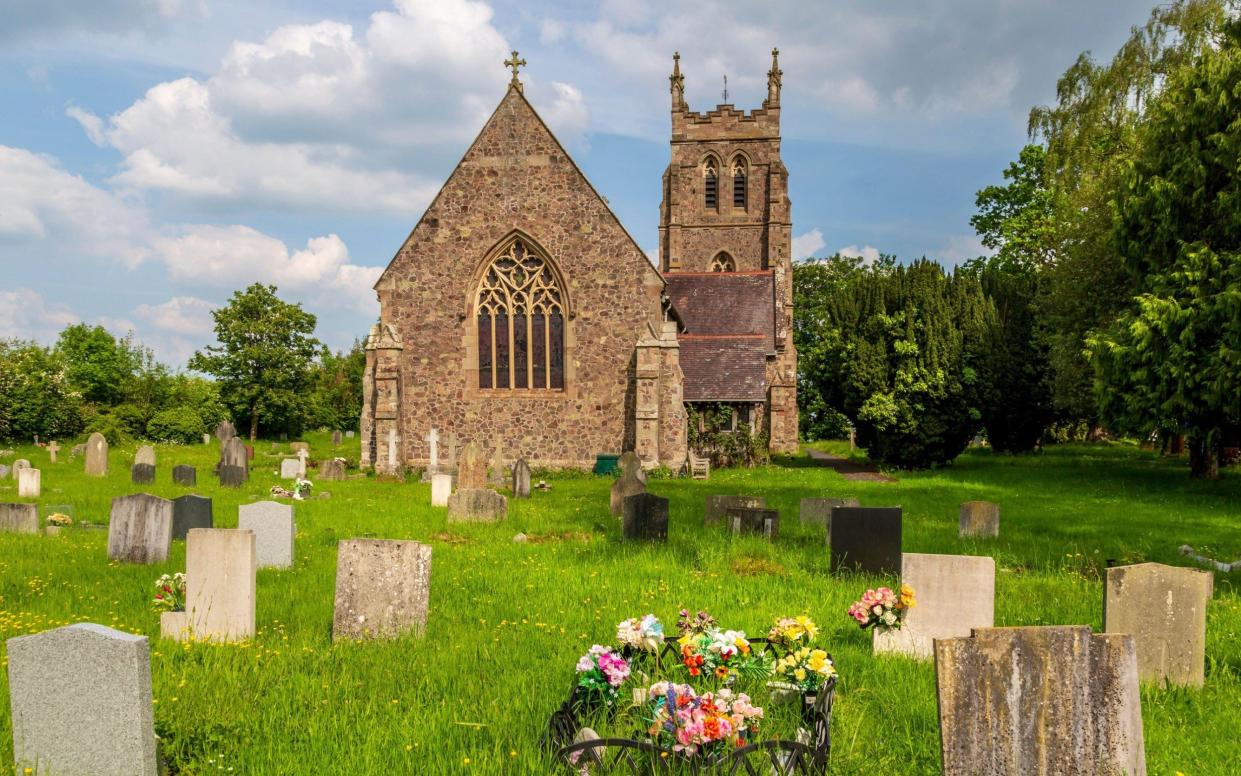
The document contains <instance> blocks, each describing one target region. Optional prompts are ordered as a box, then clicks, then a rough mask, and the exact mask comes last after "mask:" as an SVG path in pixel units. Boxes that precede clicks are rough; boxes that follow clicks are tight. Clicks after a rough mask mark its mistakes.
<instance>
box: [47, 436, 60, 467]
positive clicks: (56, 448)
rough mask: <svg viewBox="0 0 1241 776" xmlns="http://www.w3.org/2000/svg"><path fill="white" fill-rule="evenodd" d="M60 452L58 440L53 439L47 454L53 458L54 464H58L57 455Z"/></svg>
mask: <svg viewBox="0 0 1241 776" xmlns="http://www.w3.org/2000/svg"><path fill="white" fill-rule="evenodd" d="M59 452H60V445H58V444H56V440H55V439H53V440H52V443H51V444H50V445H48V446H47V454H48V455H50V456H51V457H52V463H56V454H57V453H59Z"/></svg>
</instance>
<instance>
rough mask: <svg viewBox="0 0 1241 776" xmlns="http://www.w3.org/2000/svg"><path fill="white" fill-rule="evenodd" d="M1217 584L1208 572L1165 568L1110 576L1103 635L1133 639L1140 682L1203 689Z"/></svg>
mask: <svg viewBox="0 0 1241 776" xmlns="http://www.w3.org/2000/svg"><path fill="white" fill-rule="evenodd" d="M1214 581H1215V580H1214V576H1213V575H1212V574H1211V572H1209V571H1199V570H1197V569H1187V568H1178V567H1176V566H1165V565H1163V564H1162V563H1138V564H1134V565H1132V566H1113V567H1112V568H1110V569H1108V570H1107V582H1106V584H1105V587H1104V596H1103V630H1104V631H1105V632H1107V633H1128V634H1131V635H1132V636H1133V642H1134V644H1135V645H1136V647H1137V650H1138V678H1139V679H1141V680H1142V681H1146V682H1156V683H1158V684H1161V685H1162V684H1164V683H1165V682H1167V683H1170V684H1176V685H1188V686H1191V687H1201V686H1202V683H1203V680H1204V676H1203V665H1204V663H1205V657H1206V638H1207V602H1208V601H1210V600H1211V594H1212V590H1213V587H1214Z"/></svg>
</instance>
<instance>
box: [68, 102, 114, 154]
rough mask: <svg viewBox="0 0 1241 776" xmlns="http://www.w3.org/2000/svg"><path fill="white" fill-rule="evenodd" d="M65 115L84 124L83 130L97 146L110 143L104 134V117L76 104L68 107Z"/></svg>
mask: <svg viewBox="0 0 1241 776" xmlns="http://www.w3.org/2000/svg"><path fill="white" fill-rule="evenodd" d="M65 115H66V116H68V117H69V118H71V119H73V120H74V121H76V122H77V123H79V124H81V125H82V130H83V131H84V132H86V136H87V137H88V138H90V141H91V142H92V143H94V144H95V145H97V146H105V145H107V144H108V139H107V138H106V137H105V136H104V134H103V119H101V118H99V117H98V116H96V115H95V114H93V113H91V112H90V111H88V110H83V109H82V108H79V107H78V106H76V105H70V106H69V107H68V108H66V109H65Z"/></svg>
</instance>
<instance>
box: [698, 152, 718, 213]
mask: <svg viewBox="0 0 1241 776" xmlns="http://www.w3.org/2000/svg"><path fill="white" fill-rule="evenodd" d="M702 191H703V198H702V201H703V204H704V205H706V207H707V210H716V209H717V208H718V207H719V199H720V197H719V194H720V191H719V173H718V171H717V170H716V168H715V160H714V159H708V160H707V161H706V163H705V164H703V166H702Z"/></svg>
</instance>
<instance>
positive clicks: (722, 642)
mask: <svg viewBox="0 0 1241 776" xmlns="http://www.w3.org/2000/svg"><path fill="white" fill-rule="evenodd" d="M678 624H679V625H680V627H681V635H680V637H679V638H678V639H677V643H678V644H679V645H680V647H681V663H682V665H683V666H684V667H685V668H686V670H687V671H688V672H689V675H690V677H691V678H692V679H697V678H700V677H707V678H712V679H715V680H716V681H717V682H722V683H729V682H732V681H734V680H735V679H737V678H738V677H744V678H746V679H764V678H766V677H767V676H770V674H771V667H770V665H769V664H768V661H767V659H766V658H765V657H764V656H762V655H761V654H755V652H754V650H752V649H751V648H750V641H749V639H747V638H746V636H745V631H739V630H722V629H721V628H719V627H718V626H717V624H716V622H715V618H714V617H712V616H711V615H709V614H707V613H706V612H699V613H698V614H697V616H696V617H693V618H691V617H690V616H689V612H687V611H685V610H682V611H681V620H680V622H679V623H678Z"/></svg>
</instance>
